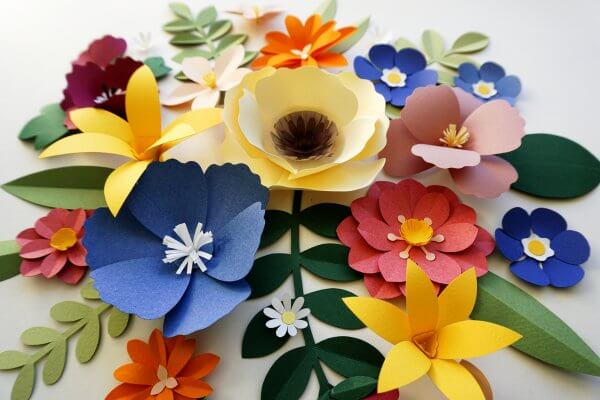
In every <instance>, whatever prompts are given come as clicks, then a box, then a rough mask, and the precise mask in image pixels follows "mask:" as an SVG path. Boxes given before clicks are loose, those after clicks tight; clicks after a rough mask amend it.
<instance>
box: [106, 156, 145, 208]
mask: <svg viewBox="0 0 600 400" xmlns="http://www.w3.org/2000/svg"><path fill="white" fill-rule="evenodd" d="M151 162H152V161H137V160H133V161H129V162H127V163H125V164H123V165H121V166H120V167H119V168H117V169H115V170H114V171H113V172H112V173H111V174H110V175H109V176H108V178H107V179H106V183H105V184H104V197H105V199H106V204H107V205H108V209H109V210H110V212H111V213H112V214H113V215H115V216H116V215H117V214H118V213H119V210H120V209H121V207H122V206H123V203H125V200H127V196H129V193H131V190H132V189H133V187H134V186H135V184H136V183H137V181H138V179H140V176H142V174H143V173H144V171H146V168H147V167H148V165H149V164H150V163H151Z"/></svg>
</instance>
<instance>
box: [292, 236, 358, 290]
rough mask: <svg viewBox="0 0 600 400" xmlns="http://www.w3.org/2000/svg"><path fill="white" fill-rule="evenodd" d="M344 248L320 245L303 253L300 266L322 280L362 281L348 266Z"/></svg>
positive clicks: (336, 245) (328, 244) (346, 253)
mask: <svg viewBox="0 0 600 400" xmlns="http://www.w3.org/2000/svg"><path fill="white" fill-rule="evenodd" d="M349 251H350V250H349V249H348V248H347V247H346V246H342V245H341V244H335V243H327V244H320V245H318V246H315V247H312V248H310V249H308V250H306V251H303V252H302V254H301V256H300V258H301V262H302V266H303V267H304V268H306V269H307V270H309V271H310V272H312V273H313V274H315V275H317V276H320V277H321V278H324V279H329V280H332V281H338V282H351V281H356V280H359V279H362V274H360V273H358V272H356V271H355V270H353V269H351V268H350V267H349V266H348V252H349Z"/></svg>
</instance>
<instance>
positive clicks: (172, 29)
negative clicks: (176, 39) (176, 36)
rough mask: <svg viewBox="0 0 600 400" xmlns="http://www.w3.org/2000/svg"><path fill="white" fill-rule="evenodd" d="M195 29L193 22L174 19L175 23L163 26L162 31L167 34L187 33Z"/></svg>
mask: <svg viewBox="0 0 600 400" xmlns="http://www.w3.org/2000/svg"><path fill="white" fill-rule="evenodd" d="M194 29H196V25H195V24H194V21H188V20H185V19H176V20H175V21H171V22H167V23H166V24H164V25H163V30H164V31H165V32H169V33H180V32H189V31H193V30H194Z"/></svg>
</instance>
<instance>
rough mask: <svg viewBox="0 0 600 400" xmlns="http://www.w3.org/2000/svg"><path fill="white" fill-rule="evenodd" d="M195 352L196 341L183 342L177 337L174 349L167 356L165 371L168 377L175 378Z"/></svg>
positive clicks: (181, 338) (183, 340) (180, 337)
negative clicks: (167, 372)
mask: <svg viewBox="0 0 600 400" xmlns="http://www.w3.org/2000/svg"><path fill="white" fill-rule="evenodd" d="M194 350H196V341H195V340H194V339H189V340H185V339H184V338H183V336H178V338H177V341H176V342H175V348H174V349H173V351H172V352H171V354H170V355H169V361H168V363H167V371H169V376H177V375H179V372H180V371H181V370H182V369H183V367H185V365H186V364H187V363H188V361H190V359H191V358H192V355H193V354H194Z"/></svg>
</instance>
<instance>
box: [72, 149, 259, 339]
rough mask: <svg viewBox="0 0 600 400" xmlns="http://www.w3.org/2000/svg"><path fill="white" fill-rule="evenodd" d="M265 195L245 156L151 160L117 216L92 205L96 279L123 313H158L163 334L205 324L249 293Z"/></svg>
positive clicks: (89, 231) (89, 237) (89, 239)
mask: <svg viewBox="0 0 600 400" xmlns="http://www.w3.org/2000/svg"><path fill="white" fill-rule="evenodd" d="M267 199H268V191H267V189H266V188H265V187H263V186H262V185H261V184H260V181H259V179H258V177H257V176H256V175H253V174H252V173H251V172H250V171H249V170H248V168H247V167H246V166H245V165H231V164H225V165H223V166H211V167H210V168H208V169H207V170H206V172H203V171H202V169H201V168H200V167H199V166H198V164H196V163H187V164H182V163H180V162H178V161H175V160H168V161H165V162H163V163H152V164H151V165H150V166H149V167H148V168H147V170H146V172H145V173H144V175H142V177H141V178H140V180H139V182H138V183H137V185H136V187H135V190H134V191H133V192H132V193H131V195H130V196H129V199H128V200H127V202H126V203H125V205H124V207H123V209H122V211H121V212H120V213H119V214H118V215H117V217H116V218H113V217H112V215H111V214H110V212H109V211H108V210H107V209H106V208H100V209H98V210H96V212H95V213H94V216H93V217H92V218H90V220H89V221H88V222H87V224H86V238H85V242H84V244H85V246H86V248H87V249H88V257H87V261H88V264H89V266H90V268H91V269H92V272H91V277H92V278H94V280H95V282H94V286H95V287H96V289H97V290H98V292H99V293H100V297H101V298H102V300H103V301H104V302H106V303H109V304H112V305H114V306H116V307H117V308H118V309H119V310H122V311H124V312H126V313H129V314H135V315H137V316H138V317H140V318H143V319H157V318H161V317H163V316H165V322H164V332H165V334H166V335H167V336H173V335H184V334H190V333H192V332H196V331H198V330H201V329H204V328H206V327H208V326H210V325H212V324H213V323H214V322H215V321H217V320H218V319H220V318H222V317H223V316H225V315H227V314H228V313H229V312H231V311H232V310H233V309H234V308H235V307H236V306H237V305H238V304H240V303H241V302H242V301H244V300H246V299H247V298H248V296H249V295H250V286H249V285H248V284H247V283H246V281H245V280H244V277H245V276H246V275H247V274H248V272H249V271H250V269H251V268H252V263H253V259H254V254H255V252H256V249H257V248H258V244H259V242H260V236H261V233H262V230H263V227H264V223H265V222H264V207H265V205H266V202H267Z"/></svg>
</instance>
